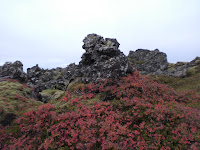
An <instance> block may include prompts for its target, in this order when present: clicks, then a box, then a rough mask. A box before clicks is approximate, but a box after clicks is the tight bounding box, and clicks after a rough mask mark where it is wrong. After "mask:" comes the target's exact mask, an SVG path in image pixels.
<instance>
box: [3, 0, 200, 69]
mask: <svg viewBox="0 0 200 150" xmlns="http://www.w3.org/2000/svg"><path fill="white" fill-rule="evenodd" d="M90 33H96V34H99V35H101V36H103V37H104V38H106V37H107V38H116V39H117V40H118V42H119V43H120V50H121V51H122V52H124V54H125V55H128V53H129V51H130V50H134V51H135V50H136V49H138V48H143V49H150V50H154V49H156V48H158V49H159V50H160V51H162V52H165V53H166V54H167V56H168V61H169V62H177V61H191V60H192V59H194V58H195V57H196V56H200V0H0V65H2V64H4V63H5V62H6V61H11V62H14V61H16V60H20V61H21V62H22V63H23V64H24V70H25V71H26V68H28V67H32V66H34V65H36V64H39V66H40V67H42V68H55V67H66V65H67V64H69V63H73V62H75V63H77V64H78V63H79V61H80V60H81V56H82V54H83V53H84V50H83V49H82V45H83V42H82V40H83V39H84V37H85V36H86V35H87V34H90Z"/></svg>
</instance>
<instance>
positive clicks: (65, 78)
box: [27, 65, 71, 101]
mask: <svg viewBox="0 0 200 150" xmlns="http://www.w3.org/2000/svg"><path fill="white" fill-rule="evenodd" d="M69 69H70V67H69ZM70 77H71V76H70V75H69V72H68V69H67V68H56V69H50V70H48V69H46V70H44V69H41V68H40V67H39V66H38V65H36V66H34V67H32V68H29V69H28V70H27V80H28V85H30V86H32V87H34V91H35V93H37V95H36V97H37V98H39V99H40V100H41V101H47V100H46V99H45V100H44V98H43V97H42V96H41V95H40V92H41V91H43V90H45V89H59V90H66V88H67V86H68V84H69V82H70Z"/></svg>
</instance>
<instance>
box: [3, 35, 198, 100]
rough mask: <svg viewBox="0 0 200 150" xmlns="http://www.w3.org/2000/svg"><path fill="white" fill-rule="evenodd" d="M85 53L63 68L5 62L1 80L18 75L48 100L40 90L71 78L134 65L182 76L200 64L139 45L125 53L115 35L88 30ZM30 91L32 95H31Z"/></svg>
mask: <svg viewBox="0 0 200 150" xmlns="http://www.w3.org/2000/svg"><path fill="white" fill-rule="evenodd" d="M83 43H84V44H83V46H82V47H83V49H84V50H85V53H83V55H82V57H81V58H82V59H81V61H80V62H79V64H78V65H76V64H74V63H73V64H70V65H69V66H67V67H66V68H56V69H50V70H48V69H41V68H40V67H39V66H38V65H36V66H34V67H32V68H29V69H28V70H27V74H26V73H24V72H23V64H22V63H21V62H20V61H16V62H14V63H8V62H7V63H5V64H4V65H3V66H0V81H1V80H2V79H3V78H11V79H17V80H19V81H21V82H26V83H27V84H28V85H30V86H32V87H33V88H34V94H35V93H36V97H37V98H38V99H39V100H41V101H44V102H45V101H48V98H47V97H44V96H43V97H42V95H41V94H40V92H42V91H43V90H46V89H57V90H66V89H67V87H68V85H69V84H70V82H71V81H75V80H79V81H82V82H84V83H88V82H91V81H93V82H96V81H98V80H101V79H105V78H119V77H121V76H126V75H127V73H132V72H133V71H134V68H136V69H137V70H139V71H140V72H141V73H142V74H157V75H171V76H175V77H184V76H186V75H188V74H191V73H192V72H193V71H194V70H195V69H196V67H197V66H199V68H200V57H197V58H196V59H194V60H193V61H191V62H190V63H183V62H178V63H176V64H171V63H168V62H167V55H166V54H165V53H163V52H160V51H159V50H158V49H156V50H154V51H150V50H146V49H138V50H136V51H130V52H129V55H128V57H127V56H125V55H124V54H123V53H122V52H121V51H120V50H119V45H120V44H119V43H118V41H117V40H116V39H111V38H105V39H104V38H103V37H102V36H100V35H97V34H89V35H87V36H86V37H85V38H84V40H83ZM34 94H33V95H34Z"/></svg>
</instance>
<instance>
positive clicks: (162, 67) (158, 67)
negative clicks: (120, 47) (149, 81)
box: [128, 49, 168, 75]
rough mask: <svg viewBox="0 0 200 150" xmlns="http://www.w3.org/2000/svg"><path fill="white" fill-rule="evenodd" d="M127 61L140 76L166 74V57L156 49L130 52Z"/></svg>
mask: <svg viewBox="0 0 200 150" xmlns="http://www.w3.org/2000/svg"><path fill="white" fill-rule="evenodd" d="M128 60H129V62H130V64H131V65H132V66H133V67H135V68H136V69H137V70H139V71H140V72H141V74H164V75H166V74H167V69H168V62H167V55H166V54H165V53H163V52H160V51H159V50H158V49H155V50H153V51H150V50H147V49H138V50H136V51H130V52H129V55H128Z"/></svg>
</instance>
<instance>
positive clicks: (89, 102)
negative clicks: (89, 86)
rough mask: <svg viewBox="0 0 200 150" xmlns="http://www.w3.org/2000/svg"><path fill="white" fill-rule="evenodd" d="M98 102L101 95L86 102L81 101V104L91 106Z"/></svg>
mask: <svg viewBox="0 0 200 150" xmlns="http://www.w3.org/2000/svg"><path fill="white" fill-rule="evenodd" d="M99 101H101V94H97V95H96V96H95V97H94V98H92V99H88V100H87V101H82V103H83V104H85V105H87V106H92V105H93V104H94V103H96V102H99Z"/></svg>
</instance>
